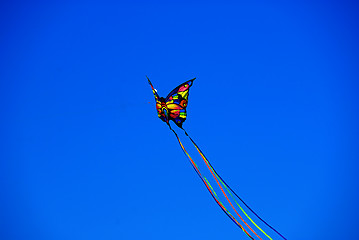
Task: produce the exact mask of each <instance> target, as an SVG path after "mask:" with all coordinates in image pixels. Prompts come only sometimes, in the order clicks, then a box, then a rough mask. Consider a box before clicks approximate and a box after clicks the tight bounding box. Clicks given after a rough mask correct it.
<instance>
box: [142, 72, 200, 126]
mask: <svg viewBox="0 0 359 240" xmlns="http://www.w3.org/2000/svg"><path fill="white" fill-rule="evenodd" d="M147 79H148V78H147ZM194 80H195V78H194V79H191V80H188V81H187V82H184V83H182V84H181V85H179V86H178V87H176V88H175V89H173V90H172V91H171V92H170V93H169V94H168V95H167V97H166V98H162V97H159V96H158V94H157V90H156V89H155V88H154V87H153V86H152V83H151V81H150V80H149V79H148V82H149V84H150V85H151V87H152V92H153V95H154V96H155V100H156V109H157V114H158V117H159V118H160V119H161V120H162V121H164V122H166V123H167V124H169V121H170V120H172V121H173V122H174V123H175V124H176V125H177V126H178V127H180V128H182V124H183V122H184V121H186V117H187V111H186V107H187V104H188V95H189V88H190V87H191V86H192V84H193V81H194Z"/></svg>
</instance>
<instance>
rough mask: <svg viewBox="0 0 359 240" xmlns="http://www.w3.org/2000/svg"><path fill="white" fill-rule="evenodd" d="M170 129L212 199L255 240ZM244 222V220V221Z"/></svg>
mask: <svg viewBox="0 0 359 240" xmlns="http://www.w3.org/2000/svg"><path fill="white" fill-rule="evenodd" d="M168 126H169V128H170V129H171V131H172V132H173V133H174V134H175V136H176V138H177V141H178V143H179V144H180V146H181V149H182V151H183V152H184V154H185V155H186V156H187V157H188V159H189V160H190V163H191V165H192V167H193V169H194V170H195V171H196V173H197V175H198V176H199V178H200V179H201V180H202V182H203V183H204V185H205V186H206V188H207V190H208V191H209V193H210V194H211V196H212V198H213V199H214V200H215V201H216V203H217V204H218V205H219V206H220V207H221V209H222V211H223V212H224V213H225V214H226V215H227V216H228V217H229V218H230V219H231V220H232V221H233V222H234V223H235V224H236V225H237V226H238V227H239V228H240V229H242V230H243V231H244V232H245V233H246V235H247V236H248V237H249V238H250V239H252V240H254V238H253V237H252V236H251V235H250V234H249V233H248V232H247V231H246V230H245V229H244V227H243V226H242V225H241V224H240V223H239V222H238V221H237V220H236V219H235V217H233V215H232V214H231V213H230V212H229V211H228V210H227V209H226V208H225V207H224V205H223V204H222V202H221V201H220V200H219V199H218V197H217V194H216V192H215V191H214V189H213V188H212V186H211V185H210V183H209V182H208V181H207V179H206V178H205V177H204V176H203V175H202V174H201V172H200V170H199V168H198V166H197V164H196V163H195V162H194V161H193V159H192V158H191V156H190V155H189V154H188V152H187V151H186V149H185V148H184V146H183V144H182V142H181V140H180V139H179V137H178V135H177V133H176V132H175V131H174V130H173V129H172V128H171V126H170V125H169V124H168ZM242 220H243V219H242Z"/></svg>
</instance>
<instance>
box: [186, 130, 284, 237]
mask: <svg viewBox="0 0 359 240" xmlns="http://www.w3.org/2000/svg"><path fill="white" fill-rule="evenodd" d="M182 130H183V131H184V132H185V134H186V136H187V137H188V138H189V139H190V140H191V142H192V143H193V145H194V146H195V147H196V149H197V151H198V152H199V153H200V155H201V156H202V158H203V160H204V161H205V162H207V163H208V164H209V165H210V167H211V169H212V170H213V171H214V173H215V174H216V176H217V177H218V178H219V179H220V181H221V182H222V184H223V185H224V186H225V187H226V186H227V187H228V188H229V190H231V191H232V192H233V193H234V195H235V196H236V197H237V198H238V199H239V200H240V201H241V202H242V203H243V204H244V205H245V206H246V207H247V208H248V209H249V210H250V211H251V212H252V213H253V214H254V215H255V216H256V217H257V218H258V219H259V220H261V221H262V222H263V223H264V224H265V225H267V226H268V227H269V228H270V229H272V230H273V231H274V232H276V233H277V234H278V235H279V236H281V237H282V238H283V239H285V240H287V239H286V238H285V237H284V236H283V235H282V234H280V233H279V232H278V231H277V230H276V229H275V228H273V227H272V226H271V225H269V224H268V223H267V222H266V221H264V220H263V219H262V218H261V217H260V216H259V215H258V214H257V213H256V212H255V211H254V210H253V209H252V208H250V207H249V206H248V205H247V203H246V202H244V200H243V199H242V198H241V197H239V196H238V194H237V193H236V192H235V191H234V190H233V189H232V188H231V187H230V186H229V185H228V184H227V183H226V182H225V181H224V180H223V178H222V177H221V176H220V175H219V174H218V173H217V171H216V170H215V169H214V167H213V166H212V164H211V163H210V162H209V160H208V159H207V158H206V157H205V155H204V153H203V152H202V150H201V149H200V148H199V147H198V145H197V144H196V142H195V141H194V140H193V139H192V138H191V137H190V135H189V134H188V133H187V131H186V130H185V129H183V128H182ZM227 187H226V188H227ZM231 196H232V194H231ZM232 197H233V196H232ZM233 198H234V197H233ZM235 201H236V200H235ZM236 203H237V202H236ZM237 205H238V206H239V204H238V203H237ZM239 207H240V206H239ZM241 209H242V208H241ZM242 211H243V212H244V210H242ZM244 213H245V212H244ZM245 214H246V213H245ZM246 216H247V217H248V215H247V214H246ZM248 218H249V217H248ZM249 219H250V220H251V222H252V223H254V222H253V221H252V219H251V218H249ZM254 225H255V226H256V227H257V228H258V229H259V230H261V231H262V232H263V233H264V234H265V235H266V236H267V237H268V238H270V237H269V236H268V235H267V234H266V233H265V232H264V231H263V230H262V229H261V228H259V227H258V226H257V224H255V223H254ZM270 239H271V238H270Z"/></svg>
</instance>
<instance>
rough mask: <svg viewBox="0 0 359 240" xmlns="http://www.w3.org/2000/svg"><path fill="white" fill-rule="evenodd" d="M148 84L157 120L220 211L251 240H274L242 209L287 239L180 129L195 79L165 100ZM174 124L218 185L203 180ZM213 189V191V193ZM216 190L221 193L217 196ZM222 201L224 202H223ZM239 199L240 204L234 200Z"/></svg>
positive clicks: (178, 88) (174, 90) (201, 173)
mask: <svg viewBox="0 0 359 240" xmlns="http://www.w3.org/2000/svg"><path fill="white" fill-rule="evenodd" d="M147 79H148V83H149V84H150V85H151V88H152V91H153V94H154V95H155V100H156V109H157V114H158V117H159V118H160V119H161V120H162V121H164V122H165V123H166V124H167V125H168V126H169V128H170V129H171V130H172V131H173V133H174V134H175V136H176V138H177V140H178V142H179V144H180V146H181V148H182V150H183V152H184V153H185V154H186V155H187V157H188V159H189V160H190V163H191V165H192V167H193V168H194V170H195V171H196V173H197V174H198V176H199V177H200V179H201V180H202V182H203V183H204V185H205V186H206V188H207V190H208V191H209V193H210V194H211V196H212V197H213V199H214V200H215V201H216V203H217V204H218V205H219V206H220V207H221V209H222V210H223V212H224V213H225V214H226V215H227V216H228V217H229V218H230V219H231V220H232V221H233V222H234V223H235V224H236V225H237V226H238V227H239V228H240V229H242V230H243V232H244V233H245V234H246V235H247V236H248V237H249V238H250V239H252V240H254V239H261V240H262V239H263V238H269V239H271V240H273V239H272V238H271V237H270V236H269V235H268V234H267V233H266V232H264V230H262V228H261V227H260V226H258V224H256V223H255V222H254V221H253V220H252V218H251V217H250V216H249V215H248V214H247V213H246V212H245V211H244V209H245V208H247V209H249V210H250V212H251V213H252V214H253V216H255V217H257V218H258V219H259V220H260V221H262V222H263V224H265V226H266V227H268V228H270V229H271V230H273V231H274V232H275V233H277V234H278V235H279V236H281V237H282V238H283V239H285V240H286V238H285V237H284V236H283V235H282V234H280V233H279V232H278V231H277V230H276V229H274V228H273V227H272V226H270V225H269V224H268V223H267V222H266V221H264V220H263V219H262V218H261V217H259V216H258V214H257V213H255V212H254V211H253V210H252V209H251V208H250V207H249V206H248V205H247V204H246V203H245V202H244V201H243V200H242V198H240V197H239V196H238V194H237V193H235V192H234V191H233V190H232V188H231V187H230V186H228V184H227V183H226V182H225V181H224V180H223V179H222V177H221V176H220V175H219V174H218V173H217V171H216V170H215V169H214V168H213V166H212V164H211V163H210V162H209V161H208V159H207V158H206V157H205V155H204V154H203V152H202V151H201V149H200V148H199V147H198V145H197V144H196V143H195V142H194V140H193V139H192V138H191V137H190V136H189V134H188V133H187V131H186V130H185V129H183V127H182V125H183V122H184V121H186V117H187V111H186V108H187V105H188V94H189V89H190V87H191V86H192V85H193V81H194V80H195V78H193V79H191V80H188V81H186V82H184V83H182V84H181V85H179V86H178V87H176V88H175V89H173V90H172V91H171V92H170V93H169V94H168V95H167V97H166V98H163V97H160V96H159V95H158V93H157V90H156V89H155V88H154V87H153V85H152V83H151V81H150V79H149V78H148V77H147ZM171 120H172V121H173V122H174V123H175V124H176V125H177V126H178V127H179V128H181V129H182V130H183V131H184V133H185V134H186V136H187V137H188V138H189V139H190V141H191V142H192V143H193V145H194V146H195V148H196V149H197V151H198V153H199V154H200V156H201V157H202V159H203V162H204V165H205V166H206V168H208V172H210V174H211V175H210V176H211V178H213V179H212V182H215V183H216V184H217V185H215V187H213V186H212V185H211V183H210V181H209V180H208V179H207V178H206V176H205V175H204V174H203V172H202V171H200V169H199V165H198V164H196V163H195V162H194V160H193V158H192V157H191V156H190V155H189V154H188V152H187V151H186V149H185V148H184V146H183V144H182V142H181V140H180V138H179V137H178V135H177V133H176V132H175V131H174V130H173V129H172V127H171V125H170V121H171ZM215 188H216V190H215ZM216 191H218V192H219V193H220V194H217V192H216ZM222 199H223V200H222ZM237 200H239V201H237Z"/></svg>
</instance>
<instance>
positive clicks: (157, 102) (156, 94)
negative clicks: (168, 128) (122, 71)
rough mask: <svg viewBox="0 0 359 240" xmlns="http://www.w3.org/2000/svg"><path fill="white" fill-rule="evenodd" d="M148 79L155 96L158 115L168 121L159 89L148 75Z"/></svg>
mask: <svg viewBox="0 0 359 240" xmlns="http://www.w3.org/2000/svg"><path fill="white" fill-rule="evenodd" d="M146 77H147V76H146ZM147 80H148V83H149V84H150V85H151V88H152V92H153V95H154V96H155V100H156V109H157V115H158V117H159V118H160V119H161V120H162V121H164V122H167V119H166V117H165V113H164V112H163V111H162V105H161V100H160V97H159V96H158V93H157V90H156V89H155V88H154V87H153V86H152V83H151V81H150V79H149V78H148V77H147Z"/></svg>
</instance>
